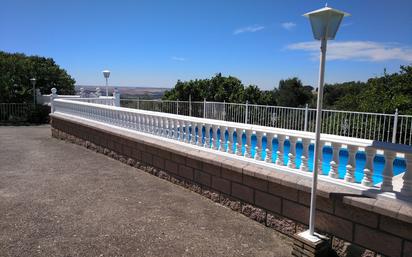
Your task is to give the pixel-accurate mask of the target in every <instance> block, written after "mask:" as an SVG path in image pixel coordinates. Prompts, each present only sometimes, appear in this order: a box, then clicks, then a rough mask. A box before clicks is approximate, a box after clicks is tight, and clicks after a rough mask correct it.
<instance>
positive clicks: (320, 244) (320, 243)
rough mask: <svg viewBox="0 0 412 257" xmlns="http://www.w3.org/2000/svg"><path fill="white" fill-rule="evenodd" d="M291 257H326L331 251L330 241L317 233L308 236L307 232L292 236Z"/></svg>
mask: <svg viewBox="0 0 412 257" xmlns="http://www.w3.org/2000/svg"><path fill="white" fill-rule="evenodd" d="M293 239H294V241H293V249H292V256H294V257H327V256H330V253H331V251H332V249H331V244H330V239H329V238H328V237H326V236H322V235H320V234H318V233H314V235H313V236H312V235H310V233H309V230H306V231H304V232H301V233H297V234H295V235H293Z"/></svg>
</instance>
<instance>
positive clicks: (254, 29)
mask: <svg viewBox="0 0 412 257" xmlns="http://www.w3.org/2000/svg"><path fill="white" fill-rule="evenodd" d="M264 28H265V27H264V26H259V25H253V26H247V27H243V28H239V29H236V30H235V31H233V35H238V34H241V33H247V32H249V33H253V32H257V31H260V30H263V29H264Z"/></svg>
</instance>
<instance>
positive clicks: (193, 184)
mask: <svg viewBox="0 0 412 257" xmlns="http://www.w3.org/2000/svg"><path fill="white" fill-rule="evenodd" d="M52 117H53V118H52V136H53V137H56V138H59V139H63V140H67V141H70V142H73V143H77V144H80V145H83V146H85V147H87V148H90V149H92V150H95V151H97V152H100V153H103V154H106V155H108V156H110V157H112V158H115V159H118V160H120V161H122V162H124V163H127V164H128V165H131V166H135V167H137V168H139V169H142V170H144V171H147V172H149V173H151V174H153V175H155V176H158V177H160V178H163V179H166V180H169V181H171V182H172V183H175V184H178V185H181V186H183V187H186V188H188V189H190V190H191V191H193V192H196V193H199V194H201V195H203V196H205V197H207V198H209V199H211V200H212V201H214V202H218V203H220V204H222V205H225V206H227V207H229V208H231V209H232V210H233V211H237V212H240V213H242V214H244V215H246V216H248V217H249V218H251V219H253V220H256V221H257V222H260V223H262V224H265V225H266V226H268V227H271V228H274V229H275V230H277V231H280V232H282V233H284V234H287V235H290V236H292V235H293V234H295V233H297V232H300V231H303V230H306V229H307V222H308V220H309V202H310V183H311V180H310V179H309V178H307V177H301V176H297V175H296V174H290V173H286V172H282V171H277V170H276V171H268V170H267V169H264V168H262V167H261V166H259V165H256V164H253V163H250V162H246V161H241V160H234V159H231V158H229V157H224V156H222V155H218V154H214V153H210V152H206V151H203V150H199V149H196V148H191V147H188V146H185V145H184V144H179V143H175V142H167V141H165V140H162V139H160V138H155V137H150V136H145V135H144V134H141V133H135V132H133V133H132V132H128V131H125V130H123V129H113V128H111V127H109V126H105V125H102V124H97V123H92V122H86V121H78V120H77V121H76V120H73V119H71V118H68V117H63V116H61V115H55V114H52ZM318 187H319V195H318V196H317V197H318V204H317V208H318V209H317V217H316V228H317V229H318V230H319V232H320V233H324V234H326V235H328V236H330V237H331V238H333V240H332V246H333V248H334V249H335V250H336V251H337V253H338V254H339V255H340V256H346V255H348V254H349V253H351V254H352V256H376V255H377V253H379V254H383V255H384V256H397V257H407V256H412V211H411V210H412V208H410V204H407V203H405V202H402V201H399V200H383V199H371V198H366V197H360V196H359V195H360V194H361V192H359V191H356V190H350V189H348V188H346V187H341V186H337V185H331V184H330V183H325V182H322V181H320V182H319V186H318ZM405 206H406V207H405ZM366 249H370V250H366ZM379 256H380V255H379Z"/></svg>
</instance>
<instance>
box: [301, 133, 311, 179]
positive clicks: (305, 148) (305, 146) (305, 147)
mask: <svg viewBox="0 0 412 257" xmlns="http://www.w3.org/2000/svg"><path fill="white" fill-rule="evenodd" d="M309 146H310V138H302V156H301V157H300V160H301V161H300V167H299V169H300V170H301V171H309Z"/></svg>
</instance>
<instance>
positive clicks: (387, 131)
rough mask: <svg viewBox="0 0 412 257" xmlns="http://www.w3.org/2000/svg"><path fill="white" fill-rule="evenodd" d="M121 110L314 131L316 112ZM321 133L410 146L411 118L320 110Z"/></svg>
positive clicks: (237, 107) (182, 105)
mask: <svg viewBox="0 0 412 257" xmlns="http://www.w3.org/2000/svg"><path fill="white" fill-rule="evenodd" d="M121 106H123V107H128V108H135V109H141V110H147V111H157V112H165V113H173V114H180V115H187V116H193V117H203V118H208V119H216V120H224V121H232V122H238V123H247V124H255V125H261V126H268V127H276V128H284V129H292V130H301V131H310V132H314V131H315V120H316V110H315V109H311V108H308V106H306V107H305V108H295V107H284V106H269V105H256V104H249V103H246V104H241V103H226V102H207V101H203V102H194V101H163V100H143V99H122V100H121ZM322 133H325V134H332V135H339V136H345V137H355V138H363V139H371V140H377V141H382V142H392V143H399V144H406V145H412V116H411V115H398V113H397V111H396V112H395V113H394V114H383V113H367V112H353V111H340V110H322Z"/></svg>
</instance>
